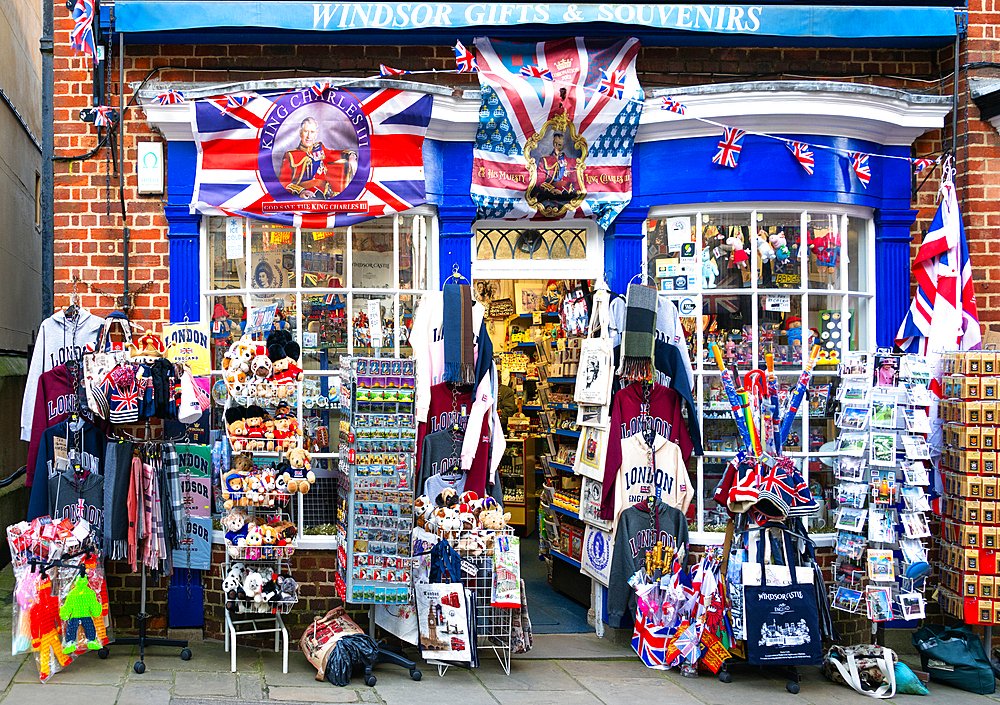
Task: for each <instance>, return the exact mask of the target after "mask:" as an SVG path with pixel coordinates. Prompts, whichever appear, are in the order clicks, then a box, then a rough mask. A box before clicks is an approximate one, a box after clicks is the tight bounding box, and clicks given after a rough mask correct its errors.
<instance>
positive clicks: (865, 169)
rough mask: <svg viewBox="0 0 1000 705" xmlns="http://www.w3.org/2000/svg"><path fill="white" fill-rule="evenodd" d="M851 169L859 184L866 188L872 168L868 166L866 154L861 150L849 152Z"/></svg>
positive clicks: (870, 177)
mask: <svg viewBox="0 0 1000 705" xmlns="http://www.w3.org/2000/svg"><path fill="white" fill-rule="evenodd" d="M851 169H853V170H854V174H855V176H857V177H858V181H860V182H861V185H862V186H864V187H865V188H868V182H869V181H871V180H872V170H871V167H870V166H868V155H867V154H864V153H862V152H851Z"/></svg>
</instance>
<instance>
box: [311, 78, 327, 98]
mask: <svg viewBox="0 0 1000 705" xmlns="http://www.w3.org/2000/svg"><path fill="white" fill-rule="evenodd" d="M330 88H332V86H331V85H330V82H329V81H316V83H314V84H312V85H311V86H309V90H310V91H312V92H313V93H314V94H316V97H317V98H322V97H323V94H324V93H326V92H327V91H328V90H330Z"/></svg>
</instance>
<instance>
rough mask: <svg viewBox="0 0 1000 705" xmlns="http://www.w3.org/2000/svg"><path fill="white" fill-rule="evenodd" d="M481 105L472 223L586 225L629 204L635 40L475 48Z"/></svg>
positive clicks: (604, 222)
mask: <svg viewBox="0 0 1000 705" xmlns="http://www.w3.org/2000/svg"><path fill="white" fill-rule="evenodd" d="M476 48H477V49H478V50H479V52H478V62H479V82H480V84H481V85H482V106H481V107H480V110H479V130H478V132H477V133H476V147H475V151H474V153H473V162H472V199H473V201H475V203H476V206H477V208H478V214H477V215H478V217H479V218H498V219H503V220H559V219H565V218H594V219H596V220H597V221H598V223H599V224H600V225H601V227H604V228H607V227H608V226H609V225H610V224H611V223H612V222H613V221H614V219H615V217H616V216H617V215H618V214H619V213H620V212H621V211H622V209H623V208H625V206H626V205H628V202H629V200H631V198H632V145H633V143H634V142H635V133H636V131H637V130H638V128H639V117H640V116H641V115H642V106H643V92H642V87H641V86H640V85H639V79H638V78H637V77H636V73H635V59H636V55H637V54H638V53H639V41H638V40H637V39H622V40H619V41H617V42H614V43H612V42H610V41H607V40H593V39H585V38H583V37H576V38H570V39H557V40H553V41H548V42H539V43H537V44H515V43H511V42H498V41H492V40H490V39H486V38H479V39H477V40H476Z"/></svg>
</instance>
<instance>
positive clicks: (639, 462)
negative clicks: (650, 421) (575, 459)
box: [615, 433, 694, 519]
mask: <svg viewBox="0 0 1000 705" xmlns="http://www.w3.org/2000/svg"><path fill="white" fill-rule="evenodd" d="M653 448H654V449H655V453H653V464H652V465H650V464H649V459H650V453H649V446H648V445H646V441H645V439H644V438H643V435H642V434H641V433H636V434H633V435H631V436H629V437H628V438H626V439H625V440H624V441H622V463H621V469H620V470H619V471H618V480H617V484H616V486H615V519H617V518H618V516H619V515H620V514H621V513H622V511H623V510H624V509H625V508H626V507H631V506H634V505H636V504H639V503H640V502H642V501H644V500H647V499H649V497H650V496H653V495H655V496H656V497H657V499H659V500H660V501H661V502H664V503H665V504H667V505H669V506H671V507H674V508H675V509H680V510H681V512H682V513H685V514H686V513H687V510H688V507H689V506H690V505H691V499H692V498H693V497H694V487H692V486H691V478H690V477H689V476H688V471H687V467H686V465H685V464H684V457H683V456H682V455H681V449H680V447H679V446H678V445H677V444H676V443H671V442H670V441H668V440H667V439H666V438H664V437H663V436H659V435H658V436H657V437H656V438H655V439H654V440H653Z"/></svg>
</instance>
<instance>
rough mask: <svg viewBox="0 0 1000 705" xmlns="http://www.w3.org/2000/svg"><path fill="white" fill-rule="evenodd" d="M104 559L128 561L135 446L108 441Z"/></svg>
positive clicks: (105, 471) (106, 454) (105, 474)
mask: <svg viewBox="0 0 1000 705" xmlns="http://www.w3.org/2000/svg"><path fill="white" fill-rule="evenodd" d="M104 459H105V460H104V555H105V556H107V557H108V558H110V559H112V560H125V559H126V558H128V548H129V518H130V516H131V514H130V507H129V501H128V500H129V485H130V484H131V480H132V444H131V443H128V442H124V443H119V442H116V441H109V442H108V445H107V450H106V452H105V454H104Z"/></svg>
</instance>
